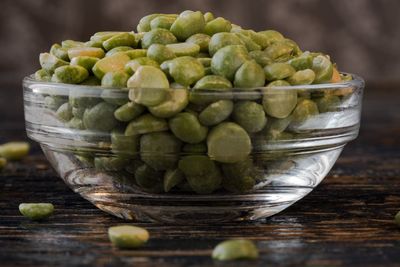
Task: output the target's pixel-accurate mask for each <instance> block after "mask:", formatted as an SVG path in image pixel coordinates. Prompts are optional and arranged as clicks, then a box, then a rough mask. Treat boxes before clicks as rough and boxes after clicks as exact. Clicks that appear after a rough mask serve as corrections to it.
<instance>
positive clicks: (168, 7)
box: [0, 0, 400, 123]
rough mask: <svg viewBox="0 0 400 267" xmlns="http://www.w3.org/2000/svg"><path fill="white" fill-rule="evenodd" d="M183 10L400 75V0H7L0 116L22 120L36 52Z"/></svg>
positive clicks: (350, 66)
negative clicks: (274, 33)
mask: <svg viewBox="0 0 400 267" xmlns="http://www.w3.org/2000/svg"><path fill="white" fill-rule="evenodd" d="M185 9H192V10H202V11H212V12H214V13H215V14H216V15H218V16H223V17H226V18H228V19H229V20H231V21H232V22H234V23H236V24H240V25H242V26H243V27H248V28H254V29H256V30H264V29H276V30H279V31H281V32H283V33H284V34H285V35H286V36H287V37H289V38H292V39H294V40H296V41H297V42H298V43H299V44H300V46H301V47H302V48H303V50H318V51H324V52H327V53H329V54H330V55H331V56H332V58H333V59H334V60H335V61H336V62H337V63H338V64H339V67H340V69H341V70H343V71H348V72H354V73H357V74H360V75H361V76H363V77H364V78H365V79H366V80H367V82H368V83H370V84H388V83H393V84H394V83H395V82H397V81H399V80H400V77H399V74H400V53H399V50H400V1H398V0H351V1H350V0H285V1H283V0H272V1H268V0H264V1H262V0H247V1H244V0H191V1H188V0H180V1H178V0H175V1H174V0H168V1H166V0H141V1H137V0H112V1H111V0H68V1H67V0H2V1H1V8H0V36H1V38H0V59H1V60H0V114H1V115H0V123H1V122H3V121H4V120H22V96H21V95H22V93H21V79H22V78H23V77H24V76H25V75H28V74H30V73H33V72H34V71H35V70H36V69H37V68H38V67H39V64H38V54H39V53H40V52H43V51H47V50H48V49H49V47H50V46H51V44H52V43H55V42H60V41H61V40H63V39H76V40H86V39H88V38H89V37H90V35H91V34H92V33H93V32H96V31H102V30H132V29H135V25H136V24H137V22H138V20H139V19H140V18H141V17H142V16H144V15H146V14H149V13H154V12H175V13H176V12H180V11H182V10H185ZM367 88H368V87H367ZM10 107H11V108H10Z"/></svg>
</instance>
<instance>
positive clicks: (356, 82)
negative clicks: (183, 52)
mask: <svg viewBox="0 0 400 267" xmlns="http://www.w3.org/2000/svg"><path fill="white" fill-rule="evenodd" d="M340 73H341V74H345V75H351V76H352V77H353V79H352V80H349V81H344V82H340V83H321V84H310V85H291V86H271V87H267V86H261V87H249V88H237V87H233V88H229V90H228V89H225V88H224V90H215V89H219V88H215V89H211V88H210V89H202V90H201V91H199V90H198V91H196V93H199V94H202V93H203V92H204V93H205V94H210V93H211V92H212V94H232V93H234V94H235V93H247V94H251V93H253V92H254V93H258V92H259V91H266V90H271V89H273V90H274V91H285V90H307V91H313V90H321V89H324V90H337V89H344V88H349V87H352V88H363V87H364V85H365V81H364V79H363V78H362V77H360V76H358V75H356V74H353V73H347V72H340ZM31 85H35V87H36V85H39V88H40V89H44V90H45V91H46V90H49V89H60V92H62V91H63V90H65V89H67V90H70V89H73V90H78V88H79V92H81V93H82V92H84V91H86V92H87V93H89V94H90V93H93V89H95V91H96V92H97V93H98V92H99V91H103V90H107V91H108V92H109V93H128V92H129V90H132V89H136V88H126V87H125V88H113V87H103V86H101V85H82V84H67V83H56V82H46V81H37V80H36V79H35V77H34V74H31V75H28V76H26V77H24V78H23V86H24V87H29V86H31ZM143 89H145V88H143ZM146 89H150V90H152V89H153V90H155V89H160V88H146ZM166 89H170V90H176V89H186V88H166ZM187 89H188V90H189V91H191V90H193V89H194V88H187ZM40 91H42V90H40Z"/></svg>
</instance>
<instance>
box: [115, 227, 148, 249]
mask: <svg viewBox="0 0 400 267" xmlns="http://www.w3.org/2000/svg"><path fill="white" fill-rule="evenodd" d="M149 236H150V235H149V232H148V231H147V230H146V229H144V228H141V227H137V226H131V225H119V226H113V227H110V228H108V238H109V239H110V241H111V243H112V244H113V245H114V246H116V247H118V248H123V249H132V248H138V247H141V246H143V245H144V244H145V243H146V242H147V241H148V240H149Z"/></svg>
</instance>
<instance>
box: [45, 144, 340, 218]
mask: <svg viewBox="0 0 400 267" xmlns="http://www.w3.org/2000/svg"><path fill="white" fill-rule="evenodd" d="M42 149H43V151H44V153H45V155H46V157H47V158H48V159H49V161H50V162H51V163H52V164H53V167H54V168H55V169H56V171H57V172H58V173H59V174H60V176H61V177H62V179H63V180H64V181H65V183H66V184H67V185H68V186H69V187H70V188H71V189H72V190H73V191H75V192H76V193H79V194H80V195H81V196H82V197H83V198H85V199H87V200H89V201H90V202H91V203H93V204H94V205H95V206H96V207H98V208H99V209H101V210H103V211H105V212H107V213H109V214H112V215H115V216H117V217H120V218H123V219H127V220H135V221H146V222H148V221H151V222H162V223H168V224H210V223H221V222H232V221H254V220H260V219H263V218H266V217H269V216H272V215H274V214H276V213H278V212H280V211H282V210H284V209H286V208H287V207H289V206H290V205H292V204H294V203H295V202H296V201H298V200H300V199H301V198H303V197H304V196H306V195H307V194H308V193H310V192H311V191H312V190H313V189H314V188H315V187H316V186H317V185H318V184H319V183H320V182H321V181H322V179H323V178H324V177H325V176H326V174H327V173H328V172H329V170H330V168H331V167H332V166H333V164H334V162H335V161H336V159H337V158H338V156H339V155H340V152H341V151H342V149H343V146H340V147H336V148H334V149H330V150H326V151H321V152H318V153H314V154H312V155H310V154H308V155H296V156H294V157H292V158H291V159H290V160H288V159H286V160H284V161H282V162H276V163H275V165H273V164H270V165H269V168H268V171H266V172H265V173H264V176H265V177H266V178H265V181H264V182H260V183H259V184H257V186H256V187H255V188H254V191H252V192H247V193H243V194H233V193H224V192H216V193H214V194H210V195H196V194H192V193H187V194H184V193H169V194H166V193H164V194H155V193H147V192H143V190H141V189H140V188H139V187H138V186H137V185H136V184H135V182H134V178H133V177H132V175H131V174H128V173H127V174H125V175H124V174H121V173H120V172H118V173H115V172H114V173H113V172H104V171H97V170H96V169H95V168H92V167H82V164H81V163H80V162H78V160H77V159H76V157H75V156H74V155H73V154H72V153H65V151H64V152H57V151H55V150H53V149H52V148H49V147H47V146H42ZM283 168H284V169H285V171H284V172H283V171H282V169H283Z"/></svg>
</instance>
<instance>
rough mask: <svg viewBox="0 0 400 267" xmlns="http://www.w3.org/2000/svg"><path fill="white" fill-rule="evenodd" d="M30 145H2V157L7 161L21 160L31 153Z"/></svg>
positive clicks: (0, 149)
mask: <svg viewBox="0 0 400 267" xmlns="http://www.w3.org/2000/svg"><path fill="white" fill-rule="evenodd" d="M29 149H30V145H29V143H27V142H9V143H5V144H2V145H0V157H3V158H5V159H6V160H21V159H22V158H24V157H26V156H27V155H28V153H29Z"/></svg>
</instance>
